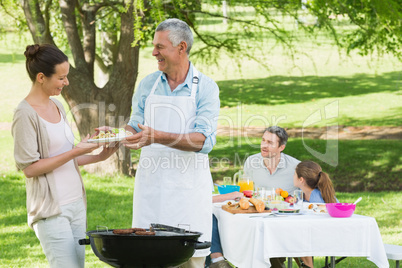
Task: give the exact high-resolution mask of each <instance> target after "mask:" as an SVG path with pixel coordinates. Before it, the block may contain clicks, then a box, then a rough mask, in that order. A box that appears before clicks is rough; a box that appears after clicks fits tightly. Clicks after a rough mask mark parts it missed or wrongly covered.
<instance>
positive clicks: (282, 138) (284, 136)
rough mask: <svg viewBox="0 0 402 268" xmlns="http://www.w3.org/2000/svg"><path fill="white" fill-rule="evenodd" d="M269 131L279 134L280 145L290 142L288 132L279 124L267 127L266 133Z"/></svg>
mask: <svg viewBox="0 0 402 268" xmlns="http://www.w3.org/2000/svg"><path fill="white" fill-rule="evenodd" d="M267 131H268V132H270V133H272V134H275V135H276V136H278V138H279V146H281V145H286V143H287V142H288V133H287V132H286V130H284V129H283V128H281V127H278V126H272V127H269V128H267V129H265V130H264V133H265V132H267Z"/></svg>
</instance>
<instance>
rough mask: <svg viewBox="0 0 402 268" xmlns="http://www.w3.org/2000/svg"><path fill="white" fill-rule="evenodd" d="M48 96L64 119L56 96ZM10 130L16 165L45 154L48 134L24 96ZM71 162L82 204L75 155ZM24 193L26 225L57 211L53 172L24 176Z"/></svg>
mask: <svg viewBox="0 0 402 268" xmlns="http://www.w3.org/2000/svg"><path fill="white" fill-rule="evenodd" d="M51 100H52V101H53V102H54V103H55V104H56V106H57V108H58V109H59V111H60V112H61V114H62V115H63V117H64V119H66V112H65V111H64V108H63V105H62V104H61V103H60V102H59V101H58V100H56V99H53V98H51ZM11 132H12V135H13V138H14V158H15V163H16V165H17V168H18V169H20V170H24V169H25V168H26V167H28V166H29V165H31V164H32V163H34V162H36V161H38V160H39V159H44V158H48V157H49V148H48V146H49V136H48V134H47V130H46V126H45V124H44V123H43V122H42V121H41V120H40V118H39V115H38V114H37V113H36V111H35V110H34V109H33V108H32V106H31V105H30V104H29V103H28V102H27V101H26V100H23V101H21V102H20V104H19V105H18V107H17V109H16V110H15V113H14V118H13V124H12V128H11ZM73 147H74V144H73V145H72V148H73ZM74 164H75V167H76V169H77V172H78V174H79V176H80V179H81V183H82V194H83V198H84V203H85V206H86V194H85V189H84V182H83V180H82V177H81V173H80V170H79V168H78V164H77V160H76V159H74ZM26 194H27V200H26V203H27V212H28V225H29V226H30V227H31V228H33V226H32V225H33V224H34V223H35V222H37V221H38V220H41V219H44V218H48V217H51V216H55V215H58V214H60V213H61V210H60V206H59V202H58V197H57V192H56V185H55V178H54V176H53V172H49V173H46V174H43V175H40V176H38V177H33V178H26Z"/></svg>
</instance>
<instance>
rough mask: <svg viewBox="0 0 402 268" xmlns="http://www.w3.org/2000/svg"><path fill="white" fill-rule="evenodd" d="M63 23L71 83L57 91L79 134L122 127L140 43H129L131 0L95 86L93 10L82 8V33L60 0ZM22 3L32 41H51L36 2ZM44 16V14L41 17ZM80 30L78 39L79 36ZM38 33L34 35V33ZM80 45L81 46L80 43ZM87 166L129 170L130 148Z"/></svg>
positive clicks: (70, 2)
mask: <svg viewBox="0 0 402 268" xmlns="http://www.w3.org/2000/svg"><path fill="white" fill-rule="evenodd" d="M59 3H60V10H61V13H62V16H61V17H62V20H63V25H64V28H65V30H66V33H67V40H68V43H69V45H70V49H71V52H72V55H73V60H74V64H72V65H71V67H70V73H69V76H68V78H69V82H70V85H69V86H66V87H64V89H63V91H62V96H63V97H64V99H65V100H66V102H67V103H68V105H69V107H70V111H69V113H71V115H72V116H73V118H74V120H75V123H76V125H77V128H78V130H79V133H80V136H81V139H82V138H83V137H85V136H86V135H87V134H92V133H94V131H95V130H94V129H95V128H96V127H99V126H104V125H107V126H111V127H124V126H125V125H126V124H127V122H128V120H129V118H130V113H131V99H132V96H133V91H134V86H135V83H136V80H137V75H138V57H139V47H138V46H135V47H133V46H132V45H131V44H132V42H133V41H134V31H133V24H134V18H133V1H129V3H127V5H128V10H127V12H126V13H122V14H121V28H120V40H119V43H118V50H117V53H116V58H115V61H114V62H113V69H112V72H111V74H110V77H109V81H108V82H107V83H106V84H105V85H104V86H103V88H99V87H97V86H96V85H95V82H94V76H93V70H94V68H93V67H94V66H93V65H94V61H95V60H94V59H95V56H94V55H95V47H96V46H95V45H94V42H95V26H94V25H93V24H94V21H95V15H94V13H91V12H94V10H95V9H86V10H81V11H82V12H84V13H83V16H82V19H81V24H83V27H82V28H83V29H84V30H83V31H82V33H80V32H79V30H78V29H79V28H78V26H77V22H76V20H77V16H76V15H75V8H76V6H77V2H76V1H74V0H60V2H59ZM23 8H24V12H25V16H26V18H27V22H28V25H29V29H30V32H31V34H32V37H33V39H34V41H35V42H37V43H45V42H46V43H53V40H52V39H51V35H50V34H49V35H45V33H46V31H43V29H48V28H49V27H48V25H47V23H48V21H46V20H44V19H43V14H42V12H41V9H40V6H39V3H38V1H27V0H24V2H23ZM45 17H46V16H45ZM82 34H84V35H85V36H84V37H83V42H81V39H80V35H82ZM38 36H39V37H41V38H39V37H38ZM83 44H84V45H83ZM87 168H88V170H90V171H97V172H100V173H102V174H113V173H123V174H126V175H129V174H130V173H131V172H130V170H131V159H130V150H128V149H126V148H125V147H122V148H121V149H120V150H119V152H118V153H117V154H116V155H115V156H112V157H110V158H109V159H108V160H107V161H104V162H101V163H96V164H91V165H88V166H87Z"/></svg>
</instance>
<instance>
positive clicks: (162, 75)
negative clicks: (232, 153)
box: [124, 19, 220, 267]
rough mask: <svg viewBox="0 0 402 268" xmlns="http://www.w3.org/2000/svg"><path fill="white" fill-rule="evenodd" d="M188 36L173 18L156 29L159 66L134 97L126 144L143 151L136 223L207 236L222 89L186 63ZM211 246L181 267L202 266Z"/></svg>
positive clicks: (137, 180) (203, 238) (207, 238)
mask: <svg viewBox="0 0 402 268" xmlns="http://www.w3.org/2000/svg"><path fill="white" fill-rule="evenodd" d="M192 44H193V35H192V32H191V30H190V28H189V26H188V25H187V24H186V23H185V22H183V21H181V20H178V19H168V20H165V21H163V22H162V23H160V24H159V25H158V27H157V28H156V32H155V35H154V39H153V46H154V49H153V51H152V55H153V56H154V57H155V58H156V60H157V62H158V69H159V71H157V72H155V73H152V74H150V75H148V76H147V77H145V78H144V79H143V80H142V81H141V82H140V84H139V86H138V88H137V90H136V92H135V94H134V97H133V102H132V114H131V118H130V121H129V123H128V125H127V126H126V130H129V131H132V132H133V133H135V134H134V135H133V136H130V137H128V138H127V139H126V141H125V142H124V143H125V144H124V145H125V146H126V147H128V148H132V149H140V148H142V150H141V156H140V161H139V166H138V170H137V173H136V178H135V187H134V203H133V227H145V228H148V227H149V224H150V223H161V224H167V225H171V226H178V225H179V227H180V225H187V226H189V228H190V230H192V231H197V232H202V233H203V235H202V236H201V237H200V238H199V241H211V231H212V206H211V202H212V177H211V173H210V170H209V161H208V153H209V152H210V151H211V150H212V148H213V146H214V145H215V143H216V128H217V120H218V115H219V107H220V101H219V88H218V86H217V85H216V83H215V82H214V81H213V80H212V79H210V78H209V77H207V76H205V75H204V74H202V73H200V72H198V70H197V69H196V68H195V66H194V65H193V64H192V63H191V62H190V61H189V59H188V57H189V53H190V50H191V46H192ZM208 254H209V248H207V249H201V250H196V253H195V254H194V256H193V257H192V258H191V259H190V260H189V261H188V262H187V263H185V264H184V265H182V266H180V267H203V266H204V261H205V256H207V255H208Z"/></svg>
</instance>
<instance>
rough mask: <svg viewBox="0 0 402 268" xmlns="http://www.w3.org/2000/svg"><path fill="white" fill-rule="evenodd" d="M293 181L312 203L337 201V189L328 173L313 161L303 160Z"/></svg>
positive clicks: (305, 198)
mask: <svg viewBox="0 0 402 268" xmlns="http://www.w3.org/2000/svg"><path fill="white" fill-rule="evenodd" d="M293 183H294V185H295V186H296V187H298V188H300V189H301V190H302V191H303V193H304V200H306V201H307V202H310V203H336V202H337V200H336V197H335V189H334V186H333V184H332V181H331V179H330V178H329V176H328V174H327V173H325V172H324V171H322V168H321V167H320V165H319V164H317V163H316V162H313V161H302V162H300V163H299V164H298V165H297V167H296V171H295V174H294V176H293Z"/></svg>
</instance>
